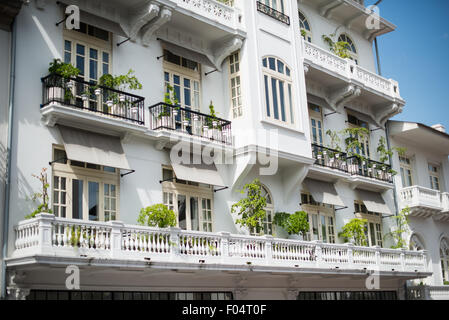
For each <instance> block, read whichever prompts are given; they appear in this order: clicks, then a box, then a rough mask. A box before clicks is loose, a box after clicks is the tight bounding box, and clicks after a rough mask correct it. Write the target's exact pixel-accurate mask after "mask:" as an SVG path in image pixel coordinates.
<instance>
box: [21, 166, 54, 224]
mask: <svg viewBox="0 0 449 320" xmlns="http://www.w3.org/2000/svg"><path fill="white" fill-rule="evenodd" d="M32 176H33V177H34V178H36V179H38V180H39V181H40V183H41V186H42V189H41V191H40V192H36V193H34V194H33V195H32V196H31V200H33V201H34V202H37V200H38V199H41V200H42V203H39V204H38V206H37V209H36V210H34V211H33V212H32V213H31V214H29V215H27V216H25V219H32V218H34V217H35V216H36V215H38V214H39V213H53V211H52V210H50V208H49V202H50V199H49V196H48V188H50V185H49V183H48V180H47V168H43V169H42V171H41V173H40V174H39V175H34V174H33V175H32Z"/></svg>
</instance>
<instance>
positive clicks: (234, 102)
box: [229, 51, 243, 119]
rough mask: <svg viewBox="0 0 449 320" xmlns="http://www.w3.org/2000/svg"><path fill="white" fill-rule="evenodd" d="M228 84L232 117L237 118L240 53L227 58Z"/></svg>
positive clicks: (239, 96)
mask: <svg viewBox="0 0 449 320" xmlns="http://www.w3.org/2000/svg"><path fill="white" fill-rule="evenodd" d="M229 79H230V80H229V82H230V89H231V109H232V117H233V118H234V119H235V118H238V117H241V116H242V114H243V111H242V85H241V78H240V51H237V52H235V53H233V54H231V55H230V56H229Z"/></svg>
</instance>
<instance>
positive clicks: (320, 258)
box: [312, 240, 323, 268]
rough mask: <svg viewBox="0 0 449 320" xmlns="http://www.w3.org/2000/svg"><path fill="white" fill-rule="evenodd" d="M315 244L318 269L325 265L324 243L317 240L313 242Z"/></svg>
mask: <svg viewBox="0 0 449 320" xmlns="http://www.w3.org/2000/svg"><path fill="white" fill-rule="evenodd" d="M312 242H313V243H314V244H315V262H316V265H317V267H318V268H320V267H321V265H322V264H323V248H322V246H321V245H322V243H323V242H322V241H320V240H315V241H312Z"/></svg>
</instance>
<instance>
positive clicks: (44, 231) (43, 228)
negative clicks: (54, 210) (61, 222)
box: [36, 213, 55, 254]
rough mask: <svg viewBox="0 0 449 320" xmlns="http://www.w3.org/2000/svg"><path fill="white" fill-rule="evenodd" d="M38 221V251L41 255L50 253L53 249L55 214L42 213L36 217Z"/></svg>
mask: <svg viewBox="0 0 449 320" xmlns="http://www.w3.org/2000/svg"><path fill="white" fill-rule="evenodd" d="M36 217H37V219H38V229H39V230H38V232H39V242H38V248H39V249H38V251H39V252H40V253H42V254H43V253H44V252H46V251H47V252H48V250H50V249H51V247H52V224H53V222H54V220H55V216H54V215H53V214H48V213H41V214H39V215H37V216H36Z"/></svg>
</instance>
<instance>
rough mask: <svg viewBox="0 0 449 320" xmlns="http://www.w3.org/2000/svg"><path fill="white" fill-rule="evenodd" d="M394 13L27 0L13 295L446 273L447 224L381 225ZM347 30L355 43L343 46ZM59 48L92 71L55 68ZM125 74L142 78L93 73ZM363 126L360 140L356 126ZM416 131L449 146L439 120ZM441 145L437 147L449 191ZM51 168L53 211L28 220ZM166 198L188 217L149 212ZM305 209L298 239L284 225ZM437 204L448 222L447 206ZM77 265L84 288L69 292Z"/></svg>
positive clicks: (356, 284)
mask: <svg viewBox="0 0 449 320" xmlns="http://www.w3.org/2000/svg"><path fill="white" fill-rule="evenodd" d="M77 9H79V10H80V11H79V12H80V15H79V17H80V25H79V28H72V25H73V24H71V23H73V21H75V20H76V12H77ZM74 19H75V20H74ZM367 19H372V21H373V22H374V25H375V26H377V27H376V28H373V27H370V24H367V23H366V20H367ZM66 22H67V23H66ZM394 29H395V26H394V25H393V24H391V23H390V22H388V21H386V20H385V19H383V18H380V17H379V16H377V15H373V13H372V11H370V10H367V9H366V8H365V7H364V4H363V1H353V0H344V1H338V2H335V1H331V0H321V1H316V0H313V1H312V0H302V1H294V0H288V1H287V0H266V1H255V0H254V1H241V0H240V1H239V0H235V1H232V0H229V1H215V0H195V1H194V0H157V1H156V0H155V1H147V0H128V1H121V0H110V1H98V0H95V1H83V0H70V1H66V0H64V1H59V2H57V3H53V2H51V3H50V2H48V1H29V2H28V3H27V4H26V5H24V6H23V7H22V10H21V11H20V13H19V15H18V16H17V17H16V20H15V32H16V54H15V59H16V69H15V77H16V82H15V95H14V110H15V112H14V119H13V123H12V126H13V128H14V130H13V133H14V134H13V136H12V139H13V140H12V146H14V147H13V149H12V153H11V156H12V159H11V162H12V163H13V164H14V166H12V168H11V172H10V177H11V192H10V194H11V196H10V205H9V208H8V217H9V223H8V251H7V259H6V265H7V277H5V282H6V286H7V289H8V290H7V294H8V297H10V298H16V299H404V298H406V297H407V295H406V291H407V290H405V285H406V283H407V281H411V280H415V281H418V282H419V281H421V280H419V279H426V278H429V277H432V275H433V278H431V279H434V280H435V281H439V282H430V283H429V285H442V283H441V279H440V278H439V277H435V275H434V274H435V273H437V272H440V273H441V270H437V267H436V266H437V265H438V263H439V261H440V260H435V259H437V258H438V254H437V253H436V251H435V250H436V249H435V248H436V247H435V246H434V245H435V243H436V242H438V241H443V238H441V239H436V238H435V239H432V240H425V242H426V245H423V246H411V248H410V250H408V249H407V250H406V249H389V248H390V247H391V246H392V245H393V244H394V241H393V239H391V238H388V237H387V236H386V235H387V234H389V233H390V232H391V231H392V230H394V229H395V228H396V224H395V219H394V218H393V217H394V216H395V215H396V214H397V212H398V211H399V210H400V209H401V208H402V206H403V205H404V202H402V201H399V200H398V199H397V198H398V196H397V195H396V193H398V194H401V195H402V185H401V184H400V183H399V178H400V177H399V175H396V176H395V175H394V171H393V170H392V169H394V167H395V166H399V162H398V161H399V160H398V158H397V157H396V156H395V157H393V159H389V158H388V157H387V159H384V155H383V154H379V153H378V152H377V149H378V146H379V144H382V143H384V142H385V144H387V143H388V142H389V137H388V135H387V133H388V131H390V132H391V134H392V137H393V138H394V142H391V144H392V145H395V146H396V145H398V146H399V145H401V146H403V144H405V142H404V143H401V142H400V140H401V137H402V136H403V135H404V134H403V133H402V132H403V131H401V130H405V129H401V130H399V129H396V124H395V123H394V122H392V123H391V124H390V125H387V121H388V119H390V118H391V117H393V116H395V115H396V114H398V113H400V112H401V111H402V108H403V107H404V105H405V101H404V99H403V98H402V97H401V95H400V91H399V84H398V83H397V82H396V81H394V80H391V79H386V78H384V77H382V76H380V75H378V74H377V73H376V65H375V54H374V52H373V49H372V47H373V46H372V42H373V40H374V38H375V37H379V36H381V35H383V34H385V33H388V32H392V31H394ZM326 39H327V40H326ZM342 41H344V42H346V43H347V44H348V50H345V54H346V58H342V57H341V53H340V55H337V54H338V51H337V50H336V49H335V48H334V49H333V50H331V46H333V45H335V44H336V43H338V42H342ZM53 59H61V60H62V61H64V62H66V63H71V64H72V65H73V66H75V67H76V68H78V69H79V70H80V73H79V74H78V76H76V77H73V78H70V79H67V78H64V77H63V76H61V75H56V74H50V73H49V71H48V67H49V63H50V62H52V61H53ZM129 70H133V71H134V73H132V74H135V76H136V77H137V78H138V79H139V81H140V83H141V84H142V89H141V90H134V89H135V88H134V89H133V88H131V89H130V88H129V87H126V86H116V87H115V88H113V89H112V88H109V87H106V86H101V85H99V84H98V83H99V80H100V78H101V77H102V75H105V74H112V75H120V74H121V75H126V74H128V72H129ZM132 74H131V75H132ZM398 126H400V125H398ZM417 126H418V127H419V128H421V125H417ZM361 128H363V130H365V132H367V133H368V134H367V135H366V136H365V135H363V136H359V135H357V134H355V135H351V133H355V132H360V130H362V129H361ZM348 129H350V130H348ZM407 130H408V129H407ZM417 130H418V131H419V130H422V131H425V132H427V131H426V130H428V131H429V133H428V134H429V135H434V136H435V137H438V139H439V140H438V141H441V144H442V145H447V139H446V137H445V134H444V133H441V132H439V131H438V132H437V131H436V130H435V129H428V128H424V129H417ZM420 132H421V131H419V132H418V134H419V133H420ZM426 134H427V133H425V134H423V138H422V139H423V141H424V139H425V138H426V137H427V135H426ZM348 135H349V138H351V139H352V140H351V141H354V139H356V140H357V141H358V143H356V145H357V147H354V148H352V149H350V150H346V149H347V148H345V144H346V143H347V142H348V141H345V139H347V138H348ZM338 136H340V138H339V139H337V138H336V137H338ZM445 139H446V140H445ZM423 144H424V142H423ZM409 145H410V143H409V144H408V145H404V146H405V147H408V146H409ZM414 146H416V145H415V144H413V142H412V143H411V148H410V149H409V152H410V155H412V153H413V152H414V149H413V147H414ZM416 147H417V148H418V146H416ZM447 149H448V148H446V150H447ZM419 150H421V149H419ZM423 150H424V147H423ZM438 150H443V149H442V148H438V147H436V146H435V150H434V151H435V155H438V156H435V158H432V159H428V161H430V163H434V161H436V162H435V164H437V165H438V166H439V167H438V170H441V171H440V178H439V179H440V180H439V181H441V182H440V188H441V189H440V190H441V191H443V190H446V189H444V186H446V185H448V184H447V183H449V181H447V179H449V175H448V174H447V170H448V167H447V154H446V155H444V154H440V152H437V151H438ZM416 152H417V153H416V157H418V156H419V157H421V158H422V153H420V152H421V151H419V152H418V151H416ZM413 154H414V153H413ZM421 158H419V159H421ZM180 160H181V161H180ZM391 161H392V162H391ZM401 161H402V160H401ZM423 161H424V158H423ZM401 163H402V162H401ZM419 163H420V165H421V160H420V162H419ZM391 164H393V167H392V166H391ZM43 168H46V171H45V173H46V175H47V179H48V183H49V188H48V191H49V198H50V207H51V210H52V214H41V215H39V216H37V217H36V218H34V219H25V217H26V216H27V215H29V214H30V213H31V212H33V211H34V210H35V208H36V205H37V204H36V203H34V202H33V201H32V200H31V197H32V195H33V194H34V193H35V192H38V191H39V190H40V188H41V182H40V181H39V180H38V179H36V178H35V177H34V176H33V175H39V174H40V173H41V172H42V169H43ZM429 168H430V167H429ZM420 170H423V169H422V168H421V169H420ZM396 171H398V172H399V170H397V168H396ZM255 178H258V179H259V180H260V182H261V184H262V192H263V195H264V196H265V197H266V199H267V204H266V208H265V212H266V219H265V220H264V222H263V230H246V229H244V228H241V227H239V226H238V224H236V223H235V220H236V219H237V218H238V217H237V216H236V215H235V214H232V212H231V207H232V205H233V204H234V203H236V202H237V201H238V200H240V199H241V198H242V196H243V195H242V194H241V193H240V192H239V191H240V190H241V189H242V188H243V187H244V185H245V184H247V183H250V182H251V181H253V180H254V179H255ZM420 178H421V176H420ZM418 182H419V183H418ZM417 183H418V185H419V186H421V185H422V186H427V185H426V184H425V182H424V180H422V182H421V180H419V181H417ZM395 185H396V188H399V189H397V190H395ZM412 186H413V185H412ZM416 188H418V189H419V188H420V187H416ZM396 191H397V192H396ZM444 196H445V195H444V193H443V192H442V193H438V199H440V197H441V207H442V208H443V206H444V205H443V204H444V203H446V204H447V199H446V198H447V197H446V198H444ZM445 201H446V202H445ZM159 203H162V204H165V205H166V206H167V207H168V208H169V209H172V210H173V211H174V212H175V213H176V214H177V219H178V222H177V228H171V229H157V228H149V227H142V226H138V223H137V218H138V215H139V212H140V210H141V209H142V208H144V207H147V206H150V205H153V204H159ZM439 203H440V202H439ZM410 207H412V206H411V205H410ZM446 207H447V206H446ZM446 209H447V208H446ZM299 210H304V211H306V212H307V213H308V219H309V225H310V230H309V232H308V233H307V235H306V236H305V237H304V238H303V237H300V236H288V234H287V233H286V232H285V231H284V230H283V229H282V228H280V227H279V226H276V225H275V224H274V222H273V220H274V215H275V214H276V213H277V212H288V213H293V212H295V211H299ZM412 211H413V210H412ZM425 211H426V210H425ZM446 211H447V210H446ZM413 212H415V211H413ZM426 212H427V211H426ZM442 216H444V214H443V209H441V210H440V211H439V212H436V213H435V217H442ZM357 217H358V218H364V219H367V221H368V225H367V231H366V236H367V245H366V246H357V245H354V244H352V243H345V241H344V239H342V238H341V237H340V236H339V233H340V231H341V230H342V227H343V226H344V225H345V224H347V223H348V222H349V221H351V220H352V219H354V218H357ZM426 219H427V220H426V221H428V223H430V222H431V223H432V226H429V228H430V227H432V228H438V230H440V232H441V233H442V234H443V233H445V232H446V233H445V234H446V235H447V231H448V225H447V221H445V219H438V220H432V219H433V218H431V219H430V218H426ZM420 221H421V220H419V221H418V222H417V225H419V228H421V224H422V223H423V222H420ZM425 223H427V222H425ZM414 228H415V227H414V225H411V229H412V230H415V229H414ZM422 232H423V231H421V232H419V231H418V226H417V227H416V235H417V236H418V235H420V236H421V237H422V236H423V233H422ZM425 232H427V231H425ZM413 239H415V238H413ZM446 260H447V259H446ZM446 260H444V261H446ZM441 261H443V260H441ZM444 261H443V263H446V262H447V261H446V262H444ZM445 266H447V263H446V264H445ZM76 270H79V275H80V290H70V289H73V288H70V287H68V286H67V284H66V279H67V277H68V274H70V273H71V272H75V274H76V273H77V271H76ZM67 272H68V273H67ZM445 274H446V275H447V271H446V273H445ZM416 279H418V280H416ZM423 281H424V280H423ZM426 281H427V280H426ZM429 281H430V280H429Z"/></svg>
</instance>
